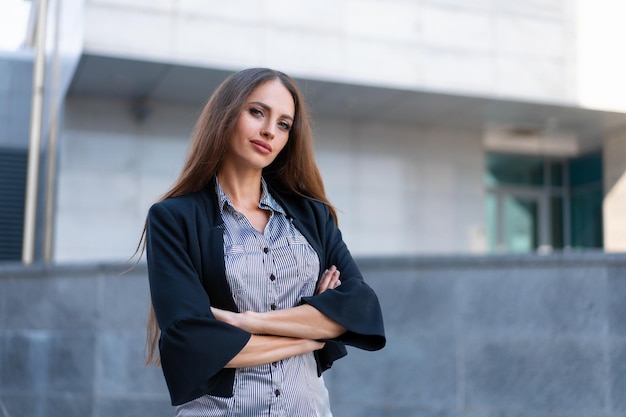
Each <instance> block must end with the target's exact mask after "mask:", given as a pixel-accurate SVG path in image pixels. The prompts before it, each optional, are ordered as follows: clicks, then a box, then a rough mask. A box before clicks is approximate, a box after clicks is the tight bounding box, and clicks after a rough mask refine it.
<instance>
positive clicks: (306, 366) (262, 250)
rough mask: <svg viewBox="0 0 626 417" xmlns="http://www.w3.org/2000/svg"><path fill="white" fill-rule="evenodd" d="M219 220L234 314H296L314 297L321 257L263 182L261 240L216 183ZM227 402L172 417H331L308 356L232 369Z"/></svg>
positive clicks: (192, 407)
mask: <svg viewBox="0 0 626 417" xmlns="http://www.w3.org/2000/svg"><path fill="white" fill-rule="evenodd" d="M216 193H217V195H218V201H219V207H220V212H221V215H222V220H223V221H224V256H225V266H226V279H227V281H228V284H229V286H230V288H231V292H232V294H233V298H234V300H235V303H236V305H237V308H238V309H239V311H242V312H243V311H256V312H267V311H270V310H276V309H286V308H291V307H295V306H297V305H298V304H299V303H300V300H301V298H302V297H306V296H311V295H313V294H314V292H315V284H316V281H317V276H318V273H319V258H318V255H317V253H316V252H315V251H314V249H313V248H312V247H311V245H310V244H309V243H308V242H307V240H306V238H305V237H304V236H303V235H302V234H301V233H300V232H299V231H298V230H297V229H296V228H295V227H294V225H293V223H292V221H291V220H290V219H289V218H288V217H287V216H286V213H285V211H284V210H283V208H282V207H281V206H280V205H279V204H278V203H277V202H276V200H274V199H273V198H272V196H271V195H270V194H269V192H268V190H267V185H266V183H265V181H264V180H262V194H261V201H260V202H259V207H260V208H262V209H264V210H268V211H269V212H270V218H269V221H268V223H267V225H266V227H265V230H264V231H263V233H261V232H259V231H257V230H256V229H255V228H254V227H253V226H252V224H251V223H250V222H249V221H248V219H247V218H246V217H245V216H244V215H243V214H241V213H240V212H238V211H237V210H236V209H235V207H234V206H233V204H232V202H231V201H230V199H229V198H228V196H227V195H226V194H225V193H224V191H223V190H222V188H221V187H220V185H219V182H217V181H216ZM233 392H234V395H233V397H230V398H227V397H215V396H210V395H204V396H202V397H200V398H198V399H196V400H193V401H190V402H188V403H186V404H183V405H181V406H179V407H177V409H176V416H177V417H225V416H232V417H235V416H237V417H240V416H241V417H261V416H263V417H278V416H284V417H332V414H331V411H330V404H329V401H328V392H327V390H326V387H325V386H324V380H323V378H322V377H318V376H317V365H316V362H315V358H314V356H313V353H308V354H304V355H298V356H294V357H291V358H287V359H284V360H282V361H279V362H274V363H271V364H265V365H260V366H252V367H248V368H238V369H236V371H235V382H234V389H233Z"/></svg>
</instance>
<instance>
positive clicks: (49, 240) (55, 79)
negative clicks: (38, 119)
mask: <svg viewBox="0 0 626 417" xmlns="http://www.w3.org/2000/svg"><path fill="white" fill-rule="evenodd" d="M62 7H63V0H57V2H56V9H55V10H54V11H52V13H54V21H55V22H54V48H53V51H54V52H53V53H52V76H51V77H50V81H51V85H50V86H49V90H50V91H51V92H52V100H51V103H52V106H51V109H50V133H49V134H48V152H47V155H46V180H45V181H46V184H45V190H46V191H45V192H46V194H45V200H44V218H43V247H42V257H43V262H44V263H47V264H49V263H51V262H52V255H53V252H54V250H53V249H54V208H55V204H56V179H57V160H58V146H59V115H60V112H59V109H60V107H61V96H60V95H61V94H60V89H59V82H60V81H59V79H60V68H59V67H60V65H61V64H60V58H59V31H60V27H59V26H60V24H61V17H60V15H61V9H62Z"/></svg>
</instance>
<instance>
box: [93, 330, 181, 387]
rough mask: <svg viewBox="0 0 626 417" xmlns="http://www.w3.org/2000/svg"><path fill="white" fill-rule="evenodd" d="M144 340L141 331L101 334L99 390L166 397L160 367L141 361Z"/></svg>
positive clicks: (142, 359) (142, 358)
mask: <svg viewBox="0 0 626 417" xmlns="http://www.w3.org/2000/svg"><path fill="white" fill-rule="evenodd" d="M144 342H145V334H144V333H137V332H128V331H126V332H122V331H118V332H112V331H107V332H104V333H102V334H101V335H100V350H99V367H100V368H99V369H100V372H99V375H98V388H99V391H100V392H101V393H102V394H104V395H138V396H142V395H147V394H152V395H155V394H161V395H162V397H163V398H164V399H169V394H168V391H167V387H166V385H165V380H164V378H163V373H162V371H161V368H157V367H154V366H145V365H144V361H145V359H144V350H143V347H144Z"/></svg>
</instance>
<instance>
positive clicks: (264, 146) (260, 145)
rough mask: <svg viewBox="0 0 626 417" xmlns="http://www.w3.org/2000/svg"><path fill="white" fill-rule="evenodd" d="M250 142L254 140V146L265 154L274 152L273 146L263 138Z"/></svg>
mask: <svg viewBox="0 0 626 417" xmlns="http://www.w3.org/2000/svg"><path fill="white" fill-rule="evenodd" d="M250 142H252V144H253V145H254V147H255V148H256V149H257V150H258V151H259V152H262V153H264V154H269V153H271V152H272V146H271V145H270V144H269V143H267V142H263V141H262V140H251V141H250Z"/></svg>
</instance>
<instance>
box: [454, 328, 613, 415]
mask: <svg viewBox="0 0 626 417" xmlns="http://www.w3.org/2000/svg"><path fill="white" fill-rule="evenodd" d="M604 350H605V349H604V346H603V344H602V342H601V341H599V342H594V341H592V340H589V339H583V340H575V339H567V340H553V339H543V340H542V339H540V338H534V339H517V340H515V339H508V340H484V339H476V340H468V341H467V342H466V354H465V360H466V370H465V392H466V404H465V406H466V407H467V408H468V409H469V410H492V411H495V410H508V411H509V412H516V411H517V412H522V411H525V412H548V411H550V412H555V413H565V414H567V413H593V412H597V411H600V410H605V409H606V406H607V404H606V395H605V384H606V382H605V381H606V379H607V375H606V372H605V369H606V365H605V360H604V357H605V355H604Z"/></svg>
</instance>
